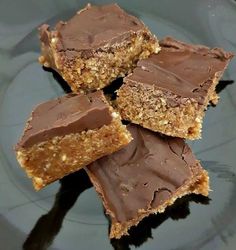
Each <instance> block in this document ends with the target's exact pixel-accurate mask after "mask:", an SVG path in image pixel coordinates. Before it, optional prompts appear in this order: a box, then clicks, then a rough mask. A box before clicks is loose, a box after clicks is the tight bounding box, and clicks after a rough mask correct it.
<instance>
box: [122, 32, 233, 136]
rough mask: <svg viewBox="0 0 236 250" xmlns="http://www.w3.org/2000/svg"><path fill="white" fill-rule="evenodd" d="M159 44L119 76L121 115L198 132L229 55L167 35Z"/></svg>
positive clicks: (154, 126) (172, 130) (174, 130)
mask: <svg viewBox="0 0 236 250" xmlns="http://www.w3.org/2000/svg"><path fill="white" fill-rule="evenodd" d="M160 45H161V51H160V52H159V53H158V54H156V55H151V56H150V57H149V58H147V59H144V60H140V61H139V62H138V64H137V67H136V68H135V69H134V71H133V73H132V74H130V75H129V76H127V77H126V78H125V79H124V82H125V84H124V85H123V86H122V87H121V88H120V90H119V91H118V99H117V104H118V108H119V110H120V112H121V116H122V118H123V119H125V120H129V121H132V122H133V123H137V124H140V125H141V126H143V127H146V128H149V129H151V130H153V131H159V132H161V133H163V134H167V135H171V136H177V137H182V138H188V139H197V138H200V136H201V127H202V120H203V116H204V110H205V109H206V107H207V105H208V104H209V102H213V103H214V104H216V103H217V100H218V97H217V94H216V92H215V87H216V85H217V83H218V81H219V79H220V78H221V76H222V74H223V72H224V70H225V69H226V67H227V65H228V63H229V61H230V59H231V58H232V57H233V55H232V54H231V53H228V52H225V51H224V50H223V49H219V48H215V49H210V48H208V47H205V46H200V45H191V44H187V43H183V42H180V41H177V40H175V39H173V38H170V37H168V38H165V39H163V40H162V41H160Z"/></svg>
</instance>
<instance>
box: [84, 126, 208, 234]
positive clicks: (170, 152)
mask: <svg viewBox="0 0 236 250" xmlns="http://www.w3.org/2000/svg"><path fill="white" fill-rule="evenodd" d="M127 128H128V130H129V131H130V133H131V135H132V137H133V138H134V139H133V140H132V141H131V142H130V143H129V144H128V145H127V146H126V147H125V148H123V149H121V150H119V151H117V152H115V153H113V154H112V155H109V156H105V157H103V158H101V159H99V160H97V161H96V162H93V163H92V164H90V165H89V166H87V167H86V168H85V170H86V171H87V173H88V175H89V177H90V179H91V181H92V183H93V185H94V187H95V189H96V191H97V192H98V194H99V195H100V196H101V198H102V201H103V204H104V207H105V210H106V213H107V214H108V215H109V216H110V218H111V231H110V237H111V238H120V237H121V236H122V235H127V234H128V230H129V228H130V227H131V226H134V225H137V224H138V223H139V222H140V221H141V220H142V219H143V218H144V217H146V216H148V215H150V214H153V213H162V212H164V210H165V208H166V207H167V206H170V205H171V204H173V203H174V202H175V200H176V199H177V198H180V197H182V196H184V195H187V194H190V193H196V194H202V195H204V196H207V195H208V191H209V179H208V174H207V172H206V171H205V170H203V168H202V167H201V165H200V163H199V162H198V161H197V160H196V158H195V156H194V155H193V153H192V152H191V150H190V148H189V147H188V146H187V144H185V142H184V140H183V139H180V138H174V137H167V136H161V135H160V134H158V133H155V132H152V131H150V130H147V129H144V128H142V127H139V126H137V125H128V127H127Z"/></svg>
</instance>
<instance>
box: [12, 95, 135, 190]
mask: <svg viewBox="0 0 236 250" xmlns="http://www.w3.org/2000/svg"><path fill="white" fill-rule="evenodd" d="M130 140H131V136H130V133H129V132H128V131H127V129H126V127H125V126H124V125H122V123H121V121H120V117H119V115H118V114H117V113H115V112H114V111H113V109H112V108H111V107H110V106H109V105H108V103H107V102H106V99H105V97H104V95H103V93H102V92H101V91H98V92H95V93H91V94H89V95H87V96H86V95H82V94H80V95H77V94H69V95H66V96H63V97H60V98H58V99H54V100H51V101H48V102H46V103H43V104H40V105H39V106H37V107H36V108H35V109H34V111H33V112H32V114H31V117H30V119H29V120H28V122H27V125H26V128H25V130H24V133H23V135H22V137H21V139H20V141H19V142H18V144H17V146H16V154H17V160H18V161H19V163H20V164H21V166H22V167H23V168H24V169H25V171H26V173H27V174H28V176H29V177H30V178H32V180H33V184H34V187H35V189H37V190H39V189H41V188H43V187H44V186H46V185H47V184H49V183H51V182H53V181H55V180H57V179H60V178H62V177H63V176H65V175H68V174H69V173H72V172H74V171H77V170H79V169H81V168H82V167H84V166H86V165H87V164H89V163H91V162H93V161H94V160H96V159H98V158H100V157H102V156H104V155H107V154H111V153H112V152H114V151H116V150H118V149H120V148H121V147H122V146H124V145H126V144H128V143H129V142H130Z"/></svg>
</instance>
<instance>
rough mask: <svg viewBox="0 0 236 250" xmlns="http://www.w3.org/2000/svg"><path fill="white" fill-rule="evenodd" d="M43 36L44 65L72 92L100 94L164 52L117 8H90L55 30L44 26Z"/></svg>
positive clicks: (140, 24) (133, 21)
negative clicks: (153, 54)
mask: <svg viewBox="0 0 236 250" xmlns="http://www.w3.org/2000/svg"><path fill="white" fill-rule="evenodd" d="M39 31H40V40H41V51H42V55H41V56H40V58H39V61H40V63H41V64H42V65H44V66H45V67H50V68H52V69H54V70H56V71H57V72H58V73H59V74H61V76H62V77H63V78H64V79H65V80H66V81H67V83H68V84H69V85H70V86H71V89H72V90H73V91H74V92H80V91H86V92H87V91H90V90H95V89H96V90H97V89H101V88H103V87H105V86H107V85H109V84H110V82H111V81H112V80H114V79H116V78H117V77H120V76H124V75H126V74H127V73H129V72H131V70H132V69H133V68H134V66H136V63H137V61H138V59H142V58H146V57H148V56H149V55H150V54H151V53H157V52H158V51H159V50H160V47H159V44H158V41H157V39H156V37H155V36H154V35H152V34H151V32H150V31H149V30H148V28H147V27H146V26H145V25H144V24H143V22H141V21H140V20H139V19H138V18H136V17H134V16H132V15H129V14H128V13H126V12H125V11H124V10H123V9H121V8H120V7H119V6H118V5H117V4H108V5H102V6H91V5H90V4H88V5H87V7H85V8H84V9H82V10H80V11H78V12H77V14H76V15H75V16H74V17H72V18H71V19H70V20H69V21H67V22H59V23H58V24H57V25H56V27H55V28H54V29H53V30H50V27H49V25H46V24H44V25H42V26H41V27H40V29H39Z"/></svg>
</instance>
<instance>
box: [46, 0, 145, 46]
mask: <svg viewBox="0 0 236 250" xmlns="http://www.w3.org/2000/svg"><path fill="white" fill-rule="evenodd" d="M144 28H145V26H144V24H143V23H142V22H141V21H140V20H138V19H137V18H136V17H134V16H131V15H129V14H127V13H126V12H125V11H124V10H122V9H121V8H120V7H119V6H118V5H117V4H108V5H103V6H91V5H88V6H87V7H86V8H85V9H83V10H81V11H79V12H77V14H76V15H75V16H74V17H72V18H71V19H70V20H69V21H68V22H60V23H58V24H57V26H56V28H55V31H56V32H57V36H58V38H59V40H60V42H58V44H57V45H58V50H59V51H66V50H72V51H83V50H94V49H98V48H101V47H103V46H111V45H112V44H114V43H116V42H121V41H122V40H124V39H125V38H127V37H128V36H130V34H131V33H133V32H137V31H139V30H142V29H144ZM47 29H48V27H47V26H45V25H44V26H42V29H41V40H42V41H44V42H45V43H47V44H48V41H47V39H48V36H47V33H46V30H47ZM43 31H44V32H43Z"/></svg>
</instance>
